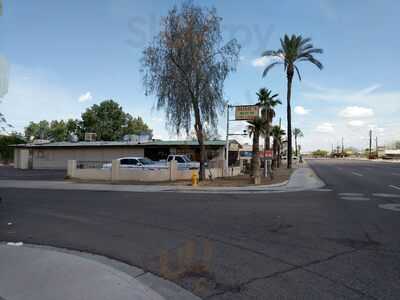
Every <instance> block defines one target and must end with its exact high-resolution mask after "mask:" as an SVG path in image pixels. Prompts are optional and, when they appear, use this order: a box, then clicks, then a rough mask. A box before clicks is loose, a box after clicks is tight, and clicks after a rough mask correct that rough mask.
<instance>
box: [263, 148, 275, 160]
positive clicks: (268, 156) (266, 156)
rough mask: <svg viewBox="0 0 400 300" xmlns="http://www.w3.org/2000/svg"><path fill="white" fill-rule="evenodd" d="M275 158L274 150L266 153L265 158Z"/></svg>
mask: <svg viewBox="0 0 400 300" xmlns="http://www.w3.org/2000/svg"><path fill="white" fill-rule="evenodd" d="M273 156H274V152H273V151H272V150H265V151H264V157H265V158H271V159H272V157H273Z"/></svg>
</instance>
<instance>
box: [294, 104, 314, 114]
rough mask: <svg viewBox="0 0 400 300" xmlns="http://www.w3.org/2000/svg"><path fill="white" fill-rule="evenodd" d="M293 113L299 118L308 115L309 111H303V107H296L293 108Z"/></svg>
mask: <svg viewBox="0 0 400 300" xmlns="http://www.w3.org/2000/svg"><path fill="white" fill-rule="evenodd" d="M294 113H295V114H297V115H300V116H304V115H308V114H309V113H310V110H309V109H305V108H304V107H303V106H296V107H295V108H294Z"/></svg>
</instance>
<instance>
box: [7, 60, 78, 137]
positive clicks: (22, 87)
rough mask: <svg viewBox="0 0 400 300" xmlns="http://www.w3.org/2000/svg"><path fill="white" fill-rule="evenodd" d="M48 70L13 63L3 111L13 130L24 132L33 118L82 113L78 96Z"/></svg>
mask: <svg viewBox="0 0 400 300" xmlns="http://www.w3.org/2000/svg"><path fill="white" fill-rule="evenodd" d="M55 77H57V76H53V73H51V72H50V71H48V70H43V69H29V68H26V67H24V66H21V65H15V64H12V65H11V66H10V86H9V91H8V93H7V94H6V95H5V96H4V100H3V103H2V105H1V112H2V113H3V114H4V115H5V117H6V119H7V121H8V122H9V123H10V124H11V125H13V126H14V130H16V131H20V132H22V131H23V129H24V127H25V126H27V125H28V123H29V122H30V121H34V122H38V121H40V120H60V119H64V120H65V119H66V118H68V117H75V118H77V117H79V116H80V113H81V108H80V107H79V106H78V105H76V100H75V99H76V98H75V97H74V96H72V93H71V92H70V91H69V90H68V89H66V88H65V87H64V86H63V83H62V82H57V80H56V79H54V78H55Z"/></svg>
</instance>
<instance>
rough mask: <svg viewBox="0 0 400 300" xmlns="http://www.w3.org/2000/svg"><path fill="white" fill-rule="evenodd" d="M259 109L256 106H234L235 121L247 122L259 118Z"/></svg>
mask: <svg viewBox="0 0 400 300" xmlns="http://www.w3.org/2000/svg"><path fill="white" fill-rule="evenodd" d="M259 110H260V107H259V106H258V105H239V106H235V120H237V121H240V120H242V121H249V120H254V119H255V118H256V117H258V116H259Z"/></svg>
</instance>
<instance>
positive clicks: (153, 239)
mask: <svg viewBox="0 0 400 300" xmlns="http://www.w3.org/2000/svg"><path fill="white" fill-rule="evenodd" d="M309 163H310V165H311V166H312V168H313V169H314V170H315V171H316V172H317V174H318V175H319V176H320V177H321V179H323V180H324V181H325V182H326V183H327V189H325V190H321V191H310V192H296V193H280V194H237V195H232V194H229V195H218V194H209V195H207V194H180V193H122V192H90V191H87V192H83V191H44V190H22V189H21V190H16V189H7V190H2V191H1V192H0V194H1V195H2V197H3V203H2V206H1V209H0V240H3V241H24V242H26V243H34V244H35V243H36V244H45V245H52V246H58V247H65V248H70V249H75V250H83V251H88V252H93V253H96V254H101V255H105V256H109V257H112V258H115V259H119V260H122V261H124V262H127V263H129V264H132V265H135V266H139V267H140V268H142V269H145V270H148V271H151V272H153V273H156V274H158V275H161V276H163V277H165V278H168V279H170V280H173V281H175V282H176V283H178V284H179V285H181V286H183V287H184V288H186V289H188V290H191V291H193V292H194V293H195V294H197V295H199V296H201V297H202V298H203V299H229V300H231V299H232V300H236V299H400V235H399V228H400V211H395V210H390V209H387V208H394V209H396V204H400V190H398V189H397V188H394V187H393V186H396V187H399V188H400V175H395V174H398V173H399V174H400V165H395V164H380V163H370V162H354V161H310V162H309ZM387 204H389V206H387ZM382 205H383V206H382ZM382 207H383V208H382ZM8 223H12V224H8ZM0 259H1V258H0ZM0 272H1V270H0Z"/></svg>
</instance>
